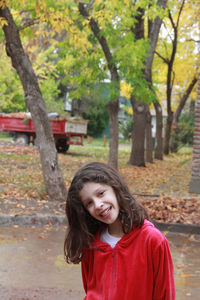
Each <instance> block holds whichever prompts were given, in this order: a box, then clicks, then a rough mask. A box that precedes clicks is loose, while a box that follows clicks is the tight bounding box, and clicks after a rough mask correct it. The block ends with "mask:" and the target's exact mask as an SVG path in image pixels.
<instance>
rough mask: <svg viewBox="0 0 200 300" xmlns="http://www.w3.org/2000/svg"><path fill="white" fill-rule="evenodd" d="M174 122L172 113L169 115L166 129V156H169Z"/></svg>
mask: <svg viewBox="0 0 200 300" xmlns="http://www.w3.org/2000/svg"><path fill="white" fill-rule="evenodd" d="M172 121H173V112H171V113H170V114H169V113H168V116H167V123H166V128H165V145H164V154H165V155H168V154H169V149H170V137H171V128H172Z"/></svg>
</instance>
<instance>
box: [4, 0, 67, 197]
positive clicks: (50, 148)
mask: <svg viewBox="0 0 200 300" xmlns="http://www.w3.org/2000/svg"><path fill="white" fill-rule="evenodd" d="M15 4H16V5H17V6H18V5H19V4H18V3H15ZM21 21H22V20H21ZM0 22H1V26H2V29H3V32H4V35H5V40H6V53H7V55H8V56H9V57H10V58H11V61H12V65H13V67H14V68H15V69H16V71H17V73H18V75H19V78H20V80H21V83H22V86H23V90H24V94H25V102H26V105H27V108H28V109H29V111H30V112H31V115H32V119H33V122H34V126H35V130H36V135H37V141H38V145H39V151H40V158H41V164H42V170H43V177H44V181H45V184H46V187H47V192H48V193H49V196H50V199H52V200H56V199H57V200H62V201H65V199H66V186H65V183H64V181H63V178H62V174H61V171H60V168H59V165H58V158H57V152H56V148H55V143H54V138H53V134H52V132H51V127H50V123H49V120H48V117H47V113H46V108H45V103H44V101H43V98H42V95H41V91H40V88H39V84H38V80H37V77H36V74H35V72H34V70H33V68H32V65H31V62H30V60H29V57H28V55H27V54H26V53H25V51H24V49H23V46H22V43H21V39H20V35H19V29H18V27H17V25H16V23H17V24H18V20H16V23H15V22H14V19H13V16H12V14H11V12H10V9H9V8H8V6H7V4H6V3H5V1H0Z"/></svg>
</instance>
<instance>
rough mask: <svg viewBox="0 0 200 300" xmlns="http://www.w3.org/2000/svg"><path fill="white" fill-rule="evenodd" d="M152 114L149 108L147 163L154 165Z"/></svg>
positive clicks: (147, 113)
mask: <svg viewBox="0 0 200 300" xmlns="http://www.w3.org/2000/svg"><path fill="white" fill-rule="evenodd" d="M151 119H152V118H151V113H150V111H149V108H148V110H147V112H146V147H145V153H146V155H145V156H146V162H149V163H153V141H152V126H151Z"/></svg>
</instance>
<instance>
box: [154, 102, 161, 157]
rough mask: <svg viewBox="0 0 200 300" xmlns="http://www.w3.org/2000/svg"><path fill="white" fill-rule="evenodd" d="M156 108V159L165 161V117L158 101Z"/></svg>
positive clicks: (155, 104)
mask: <svg viewBox="0 0 200 300" xmlns="http://www.w3.org/2000/svg"><path fill="white" fill-rule="evenodd" d="M154 108H155V111H156V147H155V154H154V157H155V159H159V160H162V159H163V137H162V131H163V116H162V107H161V105H160V103H159V102H158V101H156V102H155V103H154Z"/></svg>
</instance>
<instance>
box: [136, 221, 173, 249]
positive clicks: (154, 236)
mask: <svg viewBox="0 0 200 300" xmlns="http://www.w3.org/2000/svg"><path fill="white" fill-rule="evenodd" d="M141 236H142V238H143V239H146V240H149V241H151V242H152V243H154V244H162V243H164V244H165V243H168V241H167V239H166V237H165V235H164V234H163V233H162V232H161V231H160V230H159V229H157V228H156V227H155V226H154V224H153V223H151V222H150V221H148V220H145V221H144V224H143V226H142V228H141Z"/></svg>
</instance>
